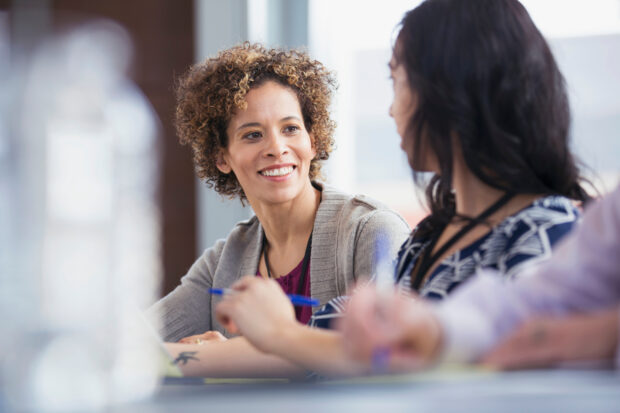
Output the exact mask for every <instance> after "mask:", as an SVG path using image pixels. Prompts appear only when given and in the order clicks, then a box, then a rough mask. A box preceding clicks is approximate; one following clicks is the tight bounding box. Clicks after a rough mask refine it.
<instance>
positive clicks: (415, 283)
mask: <svg viewBox="0 0 620 413" xmlns="http://www.w3.org/2000/svg"><path fill="white" fill-rule="evenodd" d="M514 196H515V194H514V193H513V192H507V193H505V194H504V195H503V196H502V197H501V198H500V199H498V200H497V201H495V202H494V203H493V204H491V206H489V207H488V208H487V209H485V210H484V211H482V212H481V213H480V215H478V216H477V217H475V218H473V219H471V220H470V222H469V224H467V225H466V226H465V227H463V228H462V229H461V230H460V231H459V232H457V233H456V234H454V235H453V236H452V237H450V239H449V240H448V241H446V243H445V244H443V245H442V246H441V248H439V250H437V252H436V253H434V254H432V251H433V249H434V248H435V244H437V241H438V240H439V237H440V236H441V234H442V233H443V230H444V229H445V228H446V226H447V224H446V226H443V227H442V228H441V230H440V231H436V233H435V236H433V238H432V239H431V242H430V244H429V245H428V246H427V247H426V249H425V251H424V253H423V255H422V260H421V261H420V264H419V265H418V269H417V271H416V273H415V277H411V281H412V282H411V287H412V288H413V290H414V291H418V290H419V288H420V284H422V280H424V276H425V275H426V272H427V271H428V270H429V269H430V268H431V267H432V266H433V264H434V263H435V261H437V259H438V258H439V257H441V256H442V255H443V254H444V253H445V252H446V251H447V250H448V248H450V247H452V246H453V245H454V244H455V243H456V242H457V241H458V240H459V239H461V238H463V236H464V235H465V234H467V233H468V232H469V231H471V230H472V229H473V228H475V227H476V226H478V225H479V224H480V223H482V222H484V220H485V219H487V218H488V217H489V216H491V215H492V214H493V213H495V212H496V211H497V210H498V209H500V208H501V207H503V206H504V205H506V204H507V203H508V201H510V200H511V199H512V198H513V197H514Z"/></svg>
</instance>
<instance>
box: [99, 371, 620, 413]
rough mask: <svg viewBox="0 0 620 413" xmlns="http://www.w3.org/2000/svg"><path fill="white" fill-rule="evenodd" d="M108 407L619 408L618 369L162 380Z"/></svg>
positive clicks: (384, 412)
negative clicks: (137, 398)
mask: <svg viewBox="0 0 620 413" xmlns="http://www.w3.org/2000/svg"><path fill="white" fill-rule="evenodd" d="M108 411H110V412H146V413H149V412H167V411H170V412H173V411H174V412H184V413H187V412H207V411H214V412H236V411H240V412H243V411H245V412H248V413H250V412H251V413H254V412H279V411H289V412H294V413H304V412H313V413H314V412H321V413H324V412H339V413H342V412H347V411H356V412H366V411H372V412H380V413H388V412H389V413H393V412H401V411H408V412H410V411H422V412H426V411H429V412H430V411H433V412H445V411H459V412H463V411H464V412H467V411H472V412H473V411H475V412H529V411H544V412H554V411H562V412H588V413H589V412H620V372H616V371H613V370H568V369H563V370H536V371H521V372H511V373H497V372H484V371H475V370H462V371H448V372H446V371H438V372H427V373H421V374H413V375H407V376H393V377H389V378H371V379H357V380H342V381H326V382H314V383H279V382H257V383H253V382H246V383H239V382H232V383H222V382H217V381H214V382H211V383H209V384H204V383H199V382H197V381H193V380H187V381H185V382H182V381H179V380H169V381H168V382H166V383H162V385H161V386H160V388H159V389H158V392H157V393H156V394H155V395H154V396H153V397H152V398H151V399H149V400H147V401H143V402H140V403H135V404H131V405H125V406H116V407H114V408H112V409H109V410H108Z"/></svg>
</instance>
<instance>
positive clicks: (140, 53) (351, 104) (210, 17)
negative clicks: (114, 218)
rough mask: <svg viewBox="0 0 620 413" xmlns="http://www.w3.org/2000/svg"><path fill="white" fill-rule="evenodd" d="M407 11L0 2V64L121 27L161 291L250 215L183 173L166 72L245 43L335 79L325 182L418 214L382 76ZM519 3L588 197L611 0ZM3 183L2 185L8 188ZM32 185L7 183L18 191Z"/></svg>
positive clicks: (266, 3) (367, 4)
mask: <svg viewBox="0 0 620 413" xmlns="http://www.w3.org/2000/svg"><path fill="white" fill-rule="evenodd" d="M418 3H419V2H418V1H411V0H409V1H404V0H386V1H382V2H377V1H373V0H350V1H348V0H339V1H332V0H227V1H220V0H194V1H192V0H175V1H172V0H132V1H121V0H106V1H85V0H47V1H32V0H16V1H12V2H11V1H6V0H2V1H0V54H1V55H2V59H4V60H3V61H4V63H5V64H6V62H7V61H8V62H10V65H11V66H12V67H14V68H15V67H24V66H22V65H23V64H24V63H25V62H27V61H28V59H30V56H31V53H32V51H33V50H34V49H35V46H36V45H37V44H39V43H40V42H41V41H44V40H45V39H47V38H50V37H51V36H53V35H54V34H59V33H63V32H66V31H67V30H69V29H70V28H72V27H76V26H79V25H80V24H82V23H84V22H85V21H89V20H92V19H98V18H106V19H110V20H112V21H114V22H117V23H118V24H119V25H121V26H122V27H124V29H125V30H126V33H127V34H128V36H129V38H130V39H131V41H132V42H133V48H132V52H131V56H132V57H131V64H130V65H129V66H128V67H129V68H128V71H127V73H128V77H129V78H130V80H131V81H132V82H133V84H134V85H135V86H136V87H137V88H138V89H139V90H140V91H141V92H142V94H143V95H144V97H145V98H146V100H147V101H148V102H150V105H151V107H152V112H153V114H154V119H157V121H156V122H157V124H158V133H156V135H154V136H155V138H154V139H153V141H152V145H153V148H155V149H156V151H153V152H151V155H149V156H153V157H154V160H155V161H157V169H156V172H155V173H154V174H153V175H152V176H151V178H150V179H151V181H152V182H151V183H152V184H153V185H154V186H155V189H156V193H155V197H154V203H155V204H156V207H157V208H158V211H159V212H158V214H159V215H158V220H159V221H158V222H157V224H156V225H157V228H158V230H159V231H160V238H159V240H160V249H158V251H157V252H158V253H159V254H160V255H159V257H160V258H161V273H162V275H163V278H162V288H161V292H160V294H165V293H166V292H168V291H170V290H171V289H172V288H174V286H175V285H177V284H178V281H179V278H180V277H181V276H182V275H183V274H184V273H185V272H186V271H187V269H188V268H189V266H190V265H191V264H192V263H193V261H194V260H195V258H196V257H197V256H198V255H199V254H200V252H201V251H202V250H203V249H204V248H207V247H209V246H210V245H212V244H213V242H214V241H215V240H216V239H218V238H222V237H225V236H226V234H227V233H228V231H229V230H230V229H231V227H232V226H233V224H234V223H235V222H237V221H238V220H240V219H245V218H247V217H248V216H250V214H251V211H250V210H248V209H247V208H242V207H241V205H240V203H239V202H238V201H227V200H223V199H221V198H220V197H219V196H218V195H216V194H215V193H214V192H213V191H209V190H207V189H206V188H205V187H204V185H203V184H201V183H200V182H198V181H197V180H196V179H195V177H194V175H193V166H192V160H191V156H190V152H189V150H188V148H186V147H182V146H181V145H179V144H178V142H177V139H176V137H175V132H174V127H173V115H174V96H173V87H174V81H175V78H176V76H177V75H179V74H180V73H182V72H184V71H185V70H186V69H187V68H188V66H189V65H191V64H192V63H194V62H198V61H201V60H203V59H204V58H205V57H207V56H209V55H212V54H214V53H216V52H217V51H218V50H220V49H223V48H226V47H229V46H232V45H234V44H236V43H239V42H241V41H244V40H249V41H258V42H262V43H264V44H266V45H267V46H282V47H303V48H306V49H307V50H308V51H309V52H310V53H311V55H312V56H313V57H314V58H316V59H318V60H320V61H322V62H323V63H324V64H325V65H326V66H328V67H329V68H331V69H333V70H334V71H335V72H336V74H337V78H338V81H339V85H340V87H339V89H338V92H337V96H336V100H335V102H334V106H333V113H334V119H335V120H336V121H337V123H338V128H337V133H336V142H337V149H336V151H335V152H334V154H333V156H332V158H331V159H330V160H329V162H328V165H327V168H326V176H327V180H328V182H329V183H330V184H333V185H335V186H337V187H339V188H341V189H344V190H347V191H350V192H353V193H365V194H368V195H370V196H373V197H375V198H377V199H379V200H382V201H384V202H385V203H387V204H389V205H391V206H392V207H393V208H395V209H397V210H398V211H399V212H400V213H401V214H402V215H403V216H405V217H406V219H407V220H408V221H409V222H410V224H411V225H412V226H413V225H415V223H416V222H417V221H418V220H419V219H420V218H421V217H422V216H423V215H424V214H425V212H424V208H423V206H422V204H421V202H420V201H419V200H418V199H417V198H416V190H415V188H414V187H413V184H412V181H411V176H410V173H409V172H408V166H407V164H406V160H405V157H404V156H403V154H401V152H400V148H399V137H398V136H397V134H396V131H395V127H394V124H393V122H392V120H391V119H390V118H389V116H388V107H389V104H390V101H391V93H392V92H391V84H390V82H389V80H388V75H389V73H388V69H387V62H388V60H389V57H390V47H391V44H392V40H393V38H394V36H395V35H396V27H397V24H398V22H399V21H400V19H401V18H402V16H403V14H404V12H405V11H407V10H409V9H411V8H413V7H415V6H416V5H417V4H418ZM523 4H524V5H525V7H526V8H527V9H528V10H529V12H530V13H531V15H532V17H533V19H534V21H535V22H536V23H537V25H538V26H539V28H540V29H541V30H542V32H543V34H545V35H546V36H547V38H548V39H549V40H550V42H551V45H552V47H553V50H554V52H555V55H556V57H557V59H558V61H559V64H560V67H561V69H562V70H563V73H564V74H565V76H566V79H567V83H568V87H569V90H570V97H571V103H572V109H573V119H574V121H573V131H572V132H573V144H574V149H575V151H576V153H577V154H578V155H579V157H580V158H581V159H582V160H583V161H584V162H585V164H586V165H588V167H589V168H590V170H589V172H588V173H589V175H590V176H591V177H592V178H593V179H594V181H595V183H596V184H597V186H598V187H599V189H601V190H602V192H605V191H608V190H610V189H611V188H613V187H614V185H616V184H617V182H618V179H619V177H620V139H619V138H620V136H619V134H620V132H619V131H620V99H619V98H618V96H617V93H618V92H617V91H618V90H620V53H618V51H620V0H590V1H587V2H586V1H583V0H524V1H523ZM119 53H126V51H119ZM4 69H5V70H9V69H7V67H5V68H4ZM9 89H10V88H4V89H3V90H2V92H1V93H2V96H4V101H5V108H6V107H9V108H10V107H11V103H6V102H9V101H11V99H16V98H17V96H14V95H10V91H9ZM11 90H14V89H11ZM19 90H21V89H19ZM9 113H10V112H9V111H5V118H4V123H3V124H0V162H2V165H0V166H1V167H2V168H3V170H2V171H6V170H7V169H6V168H9V167H10V165H11V160H10V159H8V156H9V155H8V154H9V153H10V152H9V151H8V149H7V147H8V145H9V144H8V142H9V140H8V139H6V135H7V134H9V133H10V131H11V130H12V129H11V128H10V127H9V126H7V125H9V122H8V121H7V119H9V118H10V117H11V116H10V115H9ZM2 134H5V139H2ZM54 145H61V143H58V142H56V143H54V140H51V141H48V145H47V146H46V148H45V153H47V154H48V155H49V154H50V153H60V154H61V155H62V154H63V153H64V152H62V150H60V149H59V151H55V147H54ZM56 149H58V148H56ZM42 156H43V157H45V156H47V155H45V156H44V155H42ZM52 164H53V165H55V166H53V167H54V168H61V169H62V168H65V169H66V168H67V165H66V164H63V162H62V158H61V159H60V160H58V159H56V162H54V163H52ZM46 171H47V174H46V176H48V177H49V176H52V175H53V174H54V173H57V174H63V173H65V174H70V171H65V172H63V171H62V170H60V171H56V172H54V171H50V170H49V165H48V169H47V170H46ZM3 173H4V172H3ZM6 176H10V174H5V177H6ZM7 179H8V178H5V181H6V180H7ZM49 179H51V178H49ZM91 184H93V185H96V182H91ZM9 185H10V183H7V182H5V186H6V187H7V188H8V186H9ZM41 185H43V186H44V187H46V188H48V189H49V188H50V186H53V185H51V181H47V182H42V183H41ZM31 190H33V189H31V188H26V187H22V188H19V191H20V192H22V193H24V192H26V193H27V192H28V191H31ZM37 190H40V188H39V189H37ZM8 193H9V192H6V194H8ZM45 193H47V195H48V198H45V196H42V198H41V199H39V201H41V202H45V199H48V201H49V196H52V197H53V196H57V195H53V194H52V195H50V192H49V191H47V192H45ZM9 201H10V199H9V198H7V197H4V196H3V197H2V198H0V206H2V204H5V205H4V206H3V207H2V208H3V210H5V211H6V210H7V209H8V207H7V206H6V204H7V203H8V202H9ZM33 202H35V201H33ZM93 213H96V211H95V212H93ZM4 216H5V219H7V220H9V218H7V217H8V215H6V214H5V215H4ZM6 222H7V225H8V221H6ZM3 232H4V233H5V235H3V236H2V238H0V251H7V248H6V247H7V245H6V244H8V243H11V242H12V240H11V239H10V238H8V237H7V236H6V231H4V230H3ZM0 257H1V255H0Z"/></svg>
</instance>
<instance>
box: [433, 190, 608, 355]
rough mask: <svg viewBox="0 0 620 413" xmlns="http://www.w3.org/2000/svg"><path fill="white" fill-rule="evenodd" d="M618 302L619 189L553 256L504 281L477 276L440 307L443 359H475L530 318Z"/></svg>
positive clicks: (591, 212) (593, 208)
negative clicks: (510, 280) (511, 280)
mask: <svg viewBox="0 0 620 413" xmlns="http://www.w3.org/2000/svg"><path fill="white" fill-rule="evenodd" d="M618 302H620V187H619V188H617V189H616V190H615V191H614V192H613V193H611V194H609V195H608V196H607V197H605V198H604V199H602V200H600V201H599V202H597V203H596V204H594V205H592V206H591V207H590V208H589V209H588V210H587V211H586V213H585V215H584V219H583V222H582V224H581V225H580V226H579V227H578V228H577V229H576V230H575V231H574V232H573V233H572V234H571V235H569V236H568V237H567V239H565V240H564V241H563V242H562V244H561V245H560V246H559V247H558V249H557V250H556V252H555V254H554V256H553V257H552V258H551V259H550V260H549V261H547V262H545V263H543V264H541V265H540V266H538V267H536V269H534V270H532V271H529V272H528V273H526V274H522V275H521V276H520V278H519V279H517V280H516V281H514V282H511V283H505V282H502V280H500V277H498V276H496V275H495V274H493V273H491V272H483V273H481V274H479V275H478V276H477V277H476V278H475V279H473V280H472V281H471V282H468V283H467V284H466V285H464V286H462V287H461V288H460V289H458V290H457V291H455V293H454V294H453V296H452V297H450V298H449V299H447V300H445V301H444V302H442V303H441V304H439V305H438V306H437V308H436V313H437V315H438V318H439V319H440V322H441V324H442V326H443V330H444V335H443V351H442V354H443V356H442V358H443V360H445V361H458V362H463V361H467V362H469V361H474V360H476V359H477V358H478V357H480V355H482V354H483V353H485V352H486V351H488V350H489V349H490V348H491V347H492V346H493V345H494V344H496V343H497V342H498V341H499V340H500V339H501V338H503V337H504V336H505V334H506V333H508V332H509V331H511V330H512V329H514V328H515V327H516V326H517V325H518V324H519V323H521V322H523V320H525V319H526V318H528V317H530V316H532V315H535V314H536V315H563V314H567V313H572V312H586V311H592V310H597V309H604V308H608V307H610V306H613V305H615V304H617V303H618Z"/></svg>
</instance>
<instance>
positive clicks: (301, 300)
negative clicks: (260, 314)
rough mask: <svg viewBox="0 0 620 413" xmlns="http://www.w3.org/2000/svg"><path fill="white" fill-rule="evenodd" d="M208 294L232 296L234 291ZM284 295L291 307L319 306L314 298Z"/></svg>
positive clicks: (214, 290)
mask: <svg viewBox="0 0 620 413" xmlns="http://www.w3.org/2000/svg"><path fill="white" fill-rule="evenodd" d="M209 293H210V294H215V295H226V294H234V293H235V290H233V289H231V288H209ZM286 295H287V297H288V298H289V299H290V300H291V303H293V305H298V306H301V305H305V306H312V307H316V306H317V305H319V300H317V299H316V298H312V297H306V296H303V295H297V294H286Z"/></svg>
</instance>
